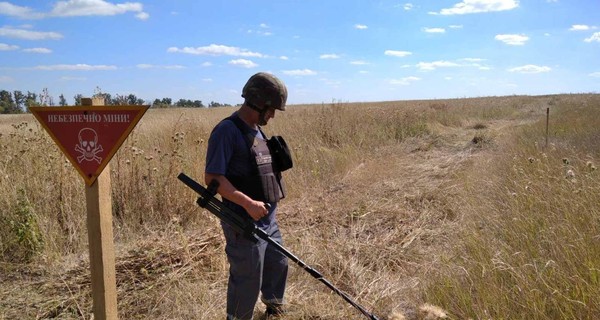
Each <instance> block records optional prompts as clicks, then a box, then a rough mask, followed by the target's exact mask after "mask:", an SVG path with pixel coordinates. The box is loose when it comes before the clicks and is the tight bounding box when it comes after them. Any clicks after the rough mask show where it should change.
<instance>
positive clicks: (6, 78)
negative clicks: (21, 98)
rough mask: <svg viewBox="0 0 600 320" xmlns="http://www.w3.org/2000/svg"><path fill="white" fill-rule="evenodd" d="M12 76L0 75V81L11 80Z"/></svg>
mask: <svg viewBox="0 0 600 320" xmlns="http://www.w3.org/2000/svg"><path fill="white" fill-rule="evenodd" d="M12 81H13V78H11V77H9V76H0V83H3V82H12Z"/></svg>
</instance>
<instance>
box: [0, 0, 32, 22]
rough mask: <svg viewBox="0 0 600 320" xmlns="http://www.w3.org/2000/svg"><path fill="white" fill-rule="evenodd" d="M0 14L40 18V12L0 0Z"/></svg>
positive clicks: (23, 17)
mask: <svg viewBox="0 0 600 320" xmlns="http://www.w3.org/2000/svg"><path fill="white" fill-rule="evenodd" d="M0 14H4V15H7V16H11V17H17V18H22V19H36V18H41V17H42V14H40V13H37V12H35V11H33V9H31V8H28V7H21V6H17V5H14V4H12V3H9V2H0Z"/></svg>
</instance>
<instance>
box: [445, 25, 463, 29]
mask: <svg viewBox="0 0 600 320" xmlns="http://www.w3.org/2000/svg"><path fill="white" fill-rule="evenodd" d="M448 28H450V29H462V28H463V25H462V24H451V25H449V26H448Z"/></svg>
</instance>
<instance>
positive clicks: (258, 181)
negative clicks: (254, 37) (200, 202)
mask: <svg viewBox="0 0 600 320" xmlns="http://www.w3.org/2000/svg"><path fill="white" fill-rule="evenodd" d="M242 97H244V99H245V100H244V104H243V105H242V106H241V107H240V109H239V110H238V111H237V112H234V113H233V114H232V115H231V116H230V117H228V118H226V119H224V120H223V121H221V122H220V123H219V124H217V125H216V126H215V128H214V129H213V131H212V133H211V135H210V139H209V141H208V150H207V154H206V168H205V182H206V184H210V183H211V181H213V180H216V181H218V182H219V187H218V189H217V192H218V193H219V194H220V195H221V197H222V198H223V202H224V203H225V205H226V206H228V207H229V208H231V209H233V210H234V211H235V212H237V213H239V214H241V215H249V216H250V217H251V218H252V219H253V220H254V221H255V224H256V225H257V226H258V227H259V228H261V229H263V230H264V231H265V232H267V234H268V235H269V236H270V237H271V238H272V239H274V240H275V241H277V242H279V243H281V233H280V232H279V227H278V226H277V221H276V212H277V202H278V201H279V200H280V199H282V198H283V197H284V190H283V186H282V181H281V173H280V172H277V168H276V167H274V166H273V163H272V161H271V155H270V151H269V149H268V146H267V143H266V137H265V136H264V135H263V133H262V131H261V130H260V126H264V125H266V124H267V123H268V122H269V120H270V119H271V118H274V117H275V110H281V111H284V110H285V104H286V101H287V88H286V87H285V85H284V84H283V82H282V81H281V80H279V79H278V78H276V77H275V76H273V75H271V74H268V73H264V72H260V73H257V74H255V75H253V76H252V77H250V79H249V80H248V82H247V83H246V85H245V86H244V88H243V90H242ZM221 227H222V228H223V233H224V235H225V240H226V247H225V252H226V254H227V260H228V261H229V283H228V288H227V319H228V320H232V319H236V320H237V319H240V320H246V319H252V317H253V311H254V306H255V304H256V301H257V299H258V296H259V293H261V297H260V298H261V301H262V302H263V303H264V304H265V305H266V307H267V308H266V314H267V315H269V316H276V315H279V314H281V313H283V302H284V299H283V295H284V291H285V286H286V279H287V272H288V262H287V258H286V257H285V256H284V255H283V254H281V253H280V252H279V251H278V250H277V249H275V248H274V247H272V245H269V244H268V243H267V242H266V241H264V240H262V239H261V240H258V242H255V241H252V240H251V239H249V238H247V237H246V236H244V235H242V234H239V233H236V232H235V231H233V230H232V229H231V227H229V226H228V225H227V224H225V223H221Z"/></svg>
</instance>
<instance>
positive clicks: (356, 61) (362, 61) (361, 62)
mask: <svg viewBox="0 0 600 320" xmlns="http://www.w3.org/2000/svg"><path fill="white" fill-rule="evenodd" d="M350 64H353V65H355V66H364V65H367V64H369V63H368V62H366V61H364V60H354V61H350Z"/></svg>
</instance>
